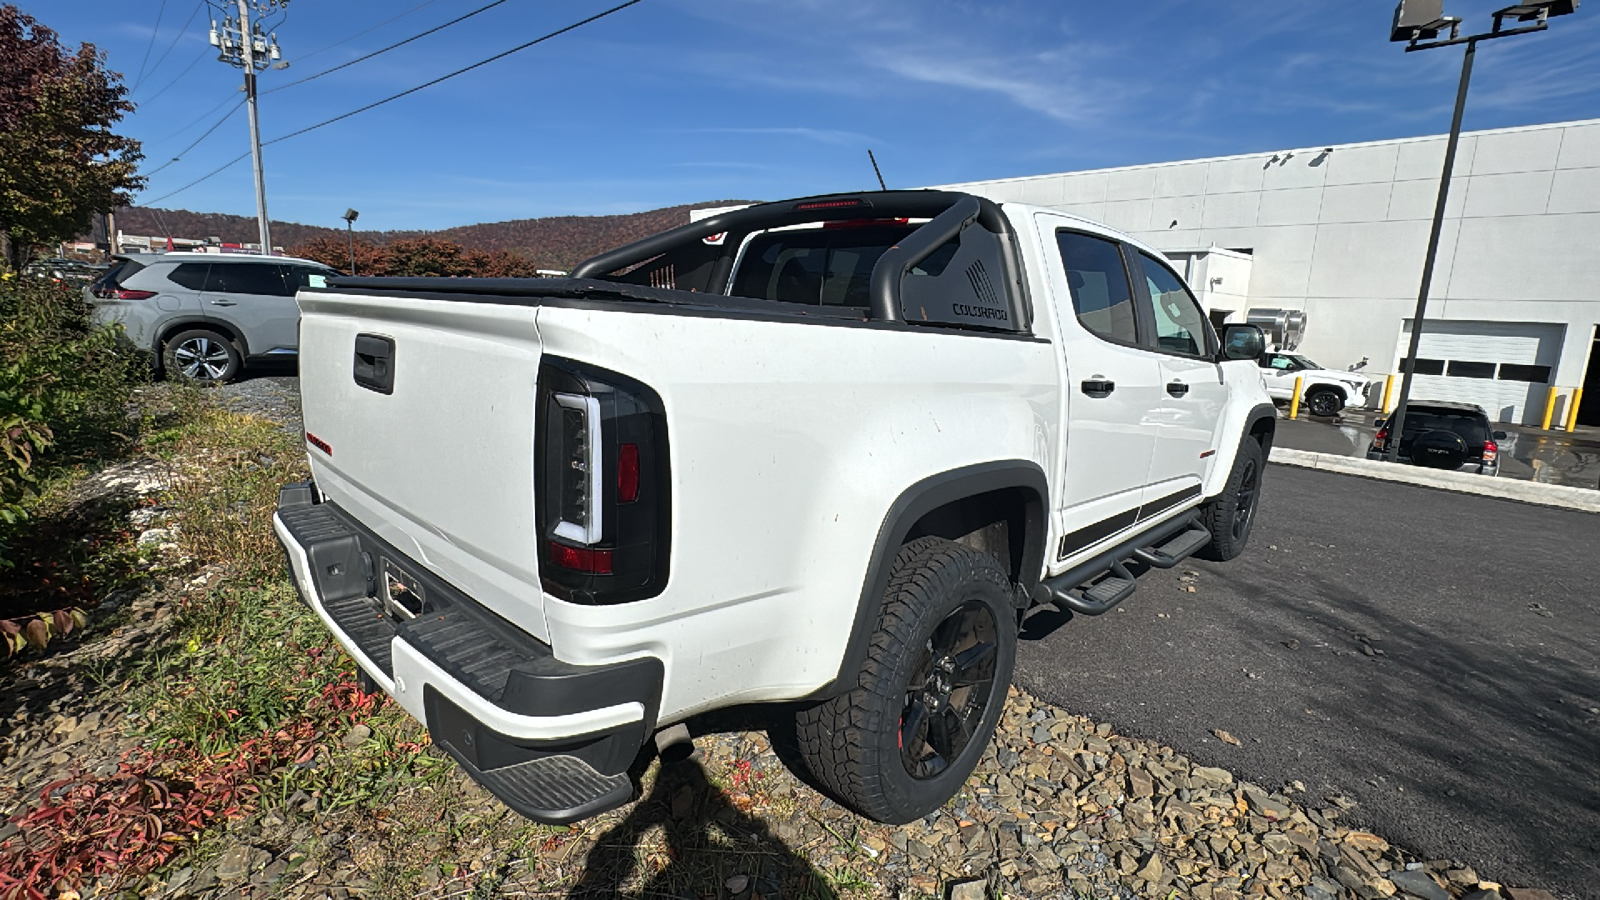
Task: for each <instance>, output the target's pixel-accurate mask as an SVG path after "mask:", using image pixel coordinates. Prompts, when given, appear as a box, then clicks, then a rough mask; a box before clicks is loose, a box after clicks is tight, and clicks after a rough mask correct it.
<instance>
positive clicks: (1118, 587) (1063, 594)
mask: <svg viewBox="0 0 1600 900" xmlns="http://www.w3.org/2000/svg"><path fill="white" fill-rule="evenodd" d="M1138 587H1139V585H1138V583H1137V582H1135V581H1134V578H1133V575H1132V574H1131V573H1130V572H1129V571H1128V568H1127V566H1124V565H1123V564H1122V563H1115V564H1113V565H1112V566H1111V570H1110V572H1108V573H1107V574H1106V577H1105V578H1102V579H1101V580H1099V581H1097V582H1095V583H1094V584H1093V585H1092V586H1090V587H1088V588H1085V589H1083V590H1082V592H1081V593H1073V592H1072V591H1055V592H1054V595H1055V596H1054V600H1055V604H1056V605H1057V606H1060V607H1065V608H1066V609H1070V610H1072V611H1073V612H1075V613H1082V614H1083V615H1086V616H1098V615H1100V614H1102V613H1105V612H1108V611H1110V610H1111V608H1112V607H1114V606H1116V605H1117V604H1118V603H1121V602H1122V601H1124V600H1126V599H1128V598H1129V597H1131V596H1133V592H1134V591H1135V590H1137V589H1138Z"/></svg>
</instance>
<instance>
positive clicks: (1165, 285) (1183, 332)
mask: <svg viewBox="0 0 1600 900" xmlns="http://www.w3.org/2000/svg"><path fill="white" fill-rule="evenodd" d="M1139 265H1140V266H1141V267H1143V269H1144V280H1145V284H1146V285H1148V286H1149V288H1150V302H1151V305H1152V306H1153V307H1154V311H1155V315H1154V322H1155V327H1156V349H1158V350H1164V351H1166V352H1168V353H1182V354H1184V355H1185V356H1204V355H1205V353H1206V348H1207V340H1206V317H1205V315H1204V314H1203V313H1201V312H1200V304H1198V303H1196V302H1195V299H1194V297H1192V296H1190V295H1189V289H1188V288H1186V287H1184V286H1183V281H1182V280H1180V279H1179V278H1178V276H1177V275H1174V274H1173V273H1172V270H1171V269H1168V268H1167V267H1166V266H1164V265H1162V264H1161V262H1160V261H1159V260H1156V259H1154V258H1153V257H1151V256H1149V255H1148V254H1145V253H1140V254H1139Z"/></svg>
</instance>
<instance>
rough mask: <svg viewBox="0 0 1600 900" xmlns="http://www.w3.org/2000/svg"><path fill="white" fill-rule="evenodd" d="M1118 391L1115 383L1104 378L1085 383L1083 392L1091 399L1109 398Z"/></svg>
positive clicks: (1091, 379) (1089, 380)
mask: <svg viewBox="0 0 1600 900" xmlns="http://www.w3.org/2000/svg"><path fill="white" fill-rule="evenodd" d="M1116 389H1117V383H1116V382H1115V381H1108V380H1106V379H1104V378H1090V379H1088V380H1086V381H1084V383H1083V392H1084V393H1085V394H1088V395H1089V396H1091V397H1109V396H1111V392H1112V391H1114V390H1116Z"/></svg>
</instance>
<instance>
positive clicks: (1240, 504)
mask: <svg viewBox="0 0 1600 900" xmlns="http://www.w3.org/2000/svg"><path fill="white" fill-rule="evenodd" d="M1260 466H1261V464H1260V463H1259V462H1257V461H1256V460H1255V459H1253V458H1252V459H1246V460H1245V461H1244V465H1243V468H1242V470H1241V471H1240V473H1239V488H1238V495H1237V496H1238V500H1237V502H1236V503H1235V505H1234V507H1233V523H1232V526H1231V527H1230V529H1229V531H1230V532H1231V533H1232V534H1233V539H1234V540H1236V541H1242V540H1244V538H1245V537H1246V536H1247V535H1249V534H1250V519H1251V517H1253V516H1254V515H1255V514H1256V494H1257V492H1259V491H1260V489H1261V468H1260Z"/></svg>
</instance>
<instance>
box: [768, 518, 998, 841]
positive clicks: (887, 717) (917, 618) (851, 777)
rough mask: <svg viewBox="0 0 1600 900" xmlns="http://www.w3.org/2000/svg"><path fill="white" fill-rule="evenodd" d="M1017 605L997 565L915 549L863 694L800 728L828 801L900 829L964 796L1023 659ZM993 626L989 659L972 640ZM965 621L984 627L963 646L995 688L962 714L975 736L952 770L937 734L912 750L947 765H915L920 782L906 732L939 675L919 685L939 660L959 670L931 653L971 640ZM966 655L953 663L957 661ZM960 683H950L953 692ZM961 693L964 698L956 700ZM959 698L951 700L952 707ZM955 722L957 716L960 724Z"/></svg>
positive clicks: (830, 703)
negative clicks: (962, 638) (942, 644)
mask: <svg viewBox="0 0 1600 900" xmlns="http://www.w3.org/2000/svg"><path fill="white" fill-rule="evenodd" d="M1013 596H1014V595H1013V588H1012V584H1011V579H1010V577H1009V576H1008V574H1007V572H1006V569H1005V567H1004V566H1002V565H1001V564H1000V563H999V561H997V560H996V559H995V558H994V557H992V556H990V555H989V554H986V553H982V552H979V551H977V550H974V549H972V548H970V547H967V546H964V545H962V544H957V543H955V542H954V541H948V540H945V539H943V538H932V537H925V538H918V539H916V540H914V541H911V542H909V543H907V544H906V545H905V546H903V547H901V548H900V552H899V553H898V555H897V556H896V557H895V561H894V567H893V569H892V570H891V572H890V576H889V586H888V588H887V589H886V590H885V591H884V597H883V608H882V610H881V612H880V614H879V617H878V622H877V627H876V628H875V629H874V631H873V633H872V636H871V639H870V641H871V642H870V644H869V646H868V649H867V656H866V661H865V662H864V663H863V665H862V667H861V671H860V673H859V674H858V675H857V677H856V681H855V686H854V687H853V688H852V689H851V690H850V691H848V692H847V693H845V694H842V695H840V696H838V697H834V698H832V699H829V700H826V701H823V702H821V703H819V704H816V705H814V706H810V707H807V708H805V709H802V710H801V711H800V712H798V713H797V714H796V716H795V737H796V738H797V745H798V750H799V752H800V756H801V758H802V759H803V760H804V762H805V765H806V768H807V769H809V770H810V772H811V774H812V776H813V777H814V778H815V779H816V780H817V781H818V782H819V783H820V785H821V786H822V787H823V788H824V789H825V790H827V791H828V792H830V793H832V794H833V795H834V797H835V798H836V799H838V800H839V801H840V802H842V803H844V804H845V805H846V806H849V807H850V808H852V809H854V810H855V811H856V812H858V813H860V814H861V815H864V816H867V817H869V818H872V819H876V820H877V821H879V822H886V823H889V824H896V825H898V824H903V823H906V822H910V821H912V820H913V819H916V818H919V817H921V816H924V815H927V814H928V813H930V812H932V811H933V810H935V809H937V808H939V806H940V805H941V804H943V803H944V802H945V801H946V800H948V799H949V798H950V797H951V796H953V795H954V794H955V793H956V791H957V790H959V789H960V787H961V785H962V784H963V783H964V782H965V781H966V780H967V776H968V775H970V774H971V773H972V770H973V768H974V767H975V766H977V764H978V760H979V759H980V758H982V756H983V752H984V749H985V748H986V747H987V746H988V744H989V741H990V739H991V738H992V737H993V735H994V728H995V723H996V722H998V721H999V718H1000V713H1001V712H1002V710H1003V709H1004V707H1005V700H1006V692H1007V689H1008V688H1009V686H1010V683H1011V671H1012V668H1013V667H1014V665H1015V663H1016V652H1017V620H1016V607H1015V604H1014V603H1013ZM985 612H986V613H987V617H986V616H985V615H984V613H985ZM986 618H987V619H989V620H990V621H992V625H993V630H992V635H993V638H994V642H993V643H994V649H993V650H992V652H991V651H986V650H982V649H981V648H983V647H984V646H986V645H987V642H986V641H983V640H981V639H980V638H978V637H976V636H977V635H979V634H980V633H982V634H988V633H989V632H988V630H987V625H986V624H985V621H984V620H985V619H986ZM969 621H970V622H974V623H976V624H975V625H974V629H973V630H972V631H971V632H970V634H972V635H974V638H973V643H971V644H968V645H964V646H965V647H966V649H967V650H972V651H978V652H979V653H980V654H982V655H979V656H977V657H976V658H977V659H979V660H984V661H987V660H988V659H990V658H992V660H993V667H992V672H990V674H989V676H988V677H987V680H986V681H985V682H984V683H983V684H982V685H981V686H973V687H971V688H970V689H969V690H968V691H967V693H966V694H965V695H963V696H964V699H963V700H962V701H961V703H960V707H961V709H963V710H966V711H967V712H968V714H969V718H968V721H969V722H975V723H976V724H975V726H973V727H972V728H971V731H970V736H969V737H967V738H966V740H965V743H964V744H962V745H961V747H960V749H959V751H956V752H952V754H951V755H952V757H953V758H951V759H948V760H943V758H942V757H940V756H938V755H937V753H936V751H935V748H934V744H933V741H934V740H935V736H934V732H933V731H932V730H925V731H924V730H920V729H919V731H918V733H919V734H922V735H925V736H926V740H925V742H924V741H917V739H915V738H914V739H913V740H914V742H915V743H914V745H913V746H914V748H924V749H926V750H927V751H928V752H929V753H933V754H934V756H933V757H932V758H933V759H934V760H936V761H938V760H942V761H943V762H944V765H943V766H942V767H938V766H933V765H930V764H928V763H927V762H926V761H919V762H917V763H915V764H916V765H918V766H919V768H921V767H926V768H924V769H923V774H922V776H921V777H914V776H913V775H912V772H911V768H912V766H913V765H914V763H913V762H908V761H907V758H906V756H905V754H904V753H903V751H902V746H903V740H904V739H903V736H902V734H901V730H902V728H903V727H904V726H905V725H906V724H907V721H906V718H904V716H905V715H906V713H907V711H908V710H911V709H912V708H913V706H912V704H913V703H917V702H920V700H919V699H916V698H921V697H923V696H926V695H924V694H923V693H922V691H923V690H925V689H929V686H930V685H933V683H934V675H928V676H927V678H926V679H925V681H926V683H925V684H921V685H918V684H913V679H914V678H921V677H922V676H923V675H924V674H925V673H929V672H936V670H937V668H938V665H939V660H940V659H941V658H942V659H947V660H948V659H951V658H952V657H951V656H950V655H948V654H947V655H945V656H943V657H936V656H935V650H934V647H935V643H936V642H939V641H948V639H949V635H950V634H952V633H954V632H960V633H962V634H968V632H967V631H966V630H965V628H964V626H965V624H966V623H968V622H969ZM947 622H949V623H953V624H951V625H949V626H947V627H948V628H950V629H952V630H951V631H944V632H941V631H940V626H941V625H945V624H946V623H947ZM962 646H963V644H960V643H956V644H955V645H954V646H953V647H952V648H950V649H951V651H959V650H961V648H962ZM960 655H961V654H960V653H959V652H955V653H954V656H955V657H956V658H959V657H960ZM969 671H971V670H969ZM985 671H988V669H987V667H985ZM960 680H961V679H958V678H950V679H949V681H950V682H952V683H955V682H959V681H960ZM960 690H961V688H959V687H957V688H956V689H955V693H959V692H960ZM954 696H955V694H948V697H949V698H951V703H952V705H953V704H954V700H953V697H954ZM973 698H980V699H978V701H977V702H978V705H976V706H970V705H969V704H970V703H971V702H972V700H973ZM922 708H923V709H927V707H925V706H924V707H922ZM951 714H954V715H957V716H959V715H960V712H959V711H956V712H953V713H951ZM914 715H915V714H913V716H914ZM944 715H947V714H946V713H939V714H936V715H934V716H932V717H925V718H924V719H923V721H930V720H933V719H936V720H938V721H940V722H941V723H944V722H948V721H951V720H948V719H944V718H941V717H942V716H944ZM940 735H941V738H940V739H941V742H948V741H949V740H950V739H951V737H950V735H951V733H950V732H948V731H942V732H941V733H940ZM956 735H958V736H959V732H956ZM947 746H948V743H947ZM929 770H931V771H932V774H930V771H929Z"/></svg>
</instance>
